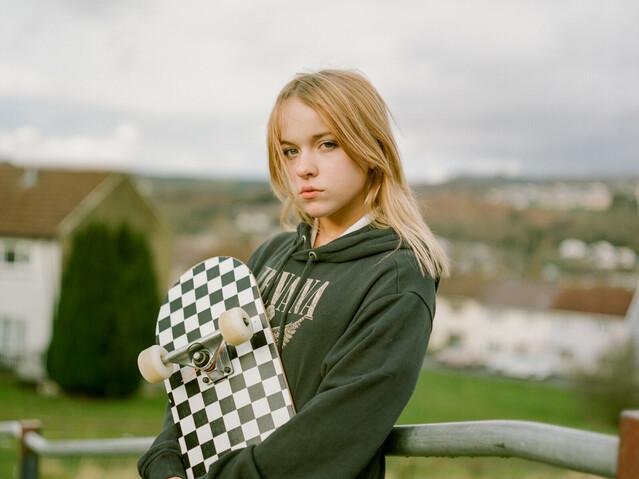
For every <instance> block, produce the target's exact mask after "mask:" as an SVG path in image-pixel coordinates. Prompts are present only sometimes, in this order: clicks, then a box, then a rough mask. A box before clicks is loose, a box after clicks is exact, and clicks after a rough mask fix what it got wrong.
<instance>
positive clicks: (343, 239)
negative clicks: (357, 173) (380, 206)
mask: <svg viewBox="0 0 639 479" xmlns="http://www.w3.org/2000/svg"><path fill="white" fill-rule="evenodd" d="M310 238H311V226H310V225H308V224H306V223H300V224H299V225H298V227H297V233H296V234H295V236H294V237H293V241H292V242H289V243H288V245H287V246H286V247H285V249H283V250H282V251H281V253H279V254H278V255H277V256H280V260H279V261H278V263H277V265H276V266H275V271H276V273H275V278H274V280H273V281H271V283H270V285H269V287H267V288H266V290H265V291H263V292H262V297H263V299H264V300H265V303H267V304H268V303H270V299H271V295H272V292H273V287H274V285H275V284H277V282H278V279H279V277H280V275H281V274H282V273H283V271H284V267H285V265H286V264H287V263H288V262H289V261H290V260H293V261H297V262H300V263H304V266H303V268H302V272H301V274H300V280H299V281H298V282H297V287H296V288H295V289H294V291H293V293H292V296H291V298H293V299H292V300H291V301H289V303H288V307H287V308H286V309H285V310H284V311H283V314H282V315H281V318H280V320H279V321H278V324H277V326H278V331H283V329H284V326H285V325H286V323H287V321H288V313H289V308H290V306H291V305H292V304H294V303H295V300H296V299H297V297H298V295H299V293H300V291H301V289H302V287H303V285H304V284H305V281H306V278H307V277H308V276H309V275H310V274H312V270H313V265H314V264H317V263H345V262H348V261H353V260H358V259H360V258H365V257H369V256H374V255H378V254H384V253H388V254H390V253H393V252H394V251H397V250H400V249H408V247H407V246H406V245H405V244H404V243H403V242H401V241H400V237H399V235H398V234H397V233H396V232H395V231H394V230H393V229H392V228H385V229H379V228H374V227H373V226H371V225H367V226H365V227H363V228H360V229H358V230H356V231H353V232H351V233H348V234H346V235H344V236H340V237H339V238H336V239H334V240H333V241H331V242H330V243H327V244H325V245H323V246H320V247H318V248H311V244H310ZM268 309H269V308H268V307H267V310H268ZM272 314H274V312H273V310H272V311H271V313H270V315H269V316H272ZM269 320H270V318H269ZM274 326H275V325H274ZM283 337H284V335H283V334H280V335H279V338H278V342H277V348H278V350H279V351H280V352H281V351H282V341H283Z"/></svg>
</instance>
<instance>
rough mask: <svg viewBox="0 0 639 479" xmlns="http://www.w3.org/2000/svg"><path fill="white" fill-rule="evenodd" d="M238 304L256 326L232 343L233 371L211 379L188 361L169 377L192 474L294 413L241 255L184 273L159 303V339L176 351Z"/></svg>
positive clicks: (257, 439) (213, 328) (258, 438)
mask: <svg viewBox="0 0 639 479" xmlns="http://www.w3.org/2000/svg"><path fill="white" fill-rule="evenodd" d="M236 306H240V307H241V308H243V309H244V310H245V311H246V312H247V313H248V315H249V316H250V321H251V322H252V325H253V331H254V334H253V337H252V339H251V340H250V341H247V342H245V343H243V344H240V345H238V346H236V347H233V346H227V348H228V352H229V356H230V358H231V361H232V365H233V374H232V375H231V376H230V377H229V378H226V379H223V380H220V381H218V382H217V383H215V384H212V385H211V384H205V383H204V382H203V381H202V375H201V374H200V373H198V374H196V373H195V370H194V369H193V368H190V367H181V368H180V369H178V370H176V372H175V373H174V374H173V375H172V376H171V377H170V378H169V379H167V380H166V381H165V387H166V390H167V393H168V395H169V401H170V403H171V412H172V414H173V420H174V421H175V424H176V427H177V430H178V442H179V444H180V448H181V450H182V459H183V461H184V464H185V466H186V468H187V475H188V477H189V478H194V477H197V476H201V475H203V474H205V473H206V470H207V469H208V466H209V465H210V464H212V463H213V462H215V461H217V459H218V458H219V457H220V456H222V455H224V453H226V452H228V451H232V450H235V449H241V448H244V447H246V446H247V445H249V444H257V443H259V442H261V441H263V440H264V439H265V438H266V437H267V436H268V435H269V434H270V433H271V432H273V431H274V430H275V429H276V428H277V427H279V426H280V425H282V424H284V423H285V422H286V421H288V420H289V419H290V418H291V417H292V416H293V414H294V407H293V400H292V398H291V394H290V391H289V389H288V385H287V383H286V378H285V376H284V371H283V368H282V364H281V362H280V359H279V355H278V354H277V349H276V347H275V342H274V340H273V335H272V333H271V330H270V328H269V327H268V320H267V318H266V315H265V312H264V305H263V304H262V300H261V299H260V295H259V290H258V287H257V283H256V282H255V278H253V275H252V274H251V272H250V271H249V269H248V267H247V266H246V265H244V264H243V263H242V262H240V261H239V260H237V259H235V258H230V257H216V258H210V259H208V260H206V261H204V262H202V263H200V264H198V265H197V266H195V267H194V268H192V269H191V270H189V271H187V272H186V273H184V274H183V275H182V276H181V277H180V279H179V280H178V281H177V283H176V284H175V285H174V286H173V287H172V288H171V289H170V290H169V292H168V294H167V297H166V300H165V303H164V304H163V305H162V307H161V308H160V312H159V315H158V323H157V328H156V338H157V342H158V344H159V345H161V346H163V347H164V348H165V349H166V350H167V351H169V352H171V351H173V350H175V349H176V348H180V347H183V346H186V345H187V344H190V343H192V342H193V341H197V340H198V339H199V338H201V337H203V336H206V335H208V334H211V333H212V332H214V331H216V330H217V328H218V318H219V317H220V315H221V314H222V312H224V311H226V310H228V309H231V308H234V307H236Z"/></svg>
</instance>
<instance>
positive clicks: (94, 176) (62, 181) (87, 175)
mask: <svg viewBox="0 0 639 479" xmlns="http://www.w3.org/2000/svg"><path fill="white" fill-rule="evenodd" d="M111 175H112V173H109V172H100V171H68V170H46V169H34V168H21V167H17V166H14V165H11V164H9V163H0V235H4V236H22V237H53V236H56V234H57V227H58V225H59V224H60V222H61V221H62V220H63V219H64V218H65V217H66V216H67V215H68V214H69V213H71V212H72V211H73V210H74V209H75V208H76V207H77V206H78V205H79V204H80V203H81V202H82V201H83V200H84V199H85V198H86V197H87V196H88V195H89V194H90V193H91V192H92V191H94V190H95V189H96V188H97V187H98V185H100V184H101V183H102V182H103V181H105V180H106V179H107V178H108V177H109V176H111Z"/></svg>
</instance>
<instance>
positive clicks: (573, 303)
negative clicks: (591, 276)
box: [440, 278, 639, 318]
mask: <svg viewBox="0 0 639 479" xmlns="http://www.w3.org/2000/svg"><path fill="white" fill-rule="evenodd" d="M440 291H441V292H442V293H443V294H452V295H458V296H466V297H472V298H475V299H476V300H478V301H480V302H482V303H484V304H490V305H495V306H509V307H514V308H525V309H538V310H552V309H555V310H564V311H579V312H585V313H595V314H605V315H609V316H617V317H620V318H623V317H624V316H625V315H626V313H627V311H628V309H629V308H630V303H631V301H632V298H633V295H634V294H635V292H634V291H632V290H630V289H625V288H615V287H604V286H598V287H592V288H585V287H574V286H566V285H556V284H544V283H536V282H533V281H525V280H520V279H510V280H494V279H492V280H477V279H468V280H466V279H459V280H458V279H454V278H447V279H446V280H445V281H442V284H441V287H440ZM638 291H639V290H638Z"/></svg>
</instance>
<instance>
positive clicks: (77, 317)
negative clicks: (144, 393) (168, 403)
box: [47, 224, 159, 397]
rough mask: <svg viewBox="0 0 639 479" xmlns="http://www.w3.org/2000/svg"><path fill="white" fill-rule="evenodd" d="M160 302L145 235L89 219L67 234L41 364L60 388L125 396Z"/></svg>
mask: <svg viewBox="0 0 639 479" xmlns="http://www.w3.org/2000/svg"><path fill="white" fill-rule="evenodd" d="M158 307H159V298H158V293H157V287H156V277H155V272H154V268H153V262H152V259H151V254H150V251H149V247H148V245H147V241H146V239H145V238H144V236H142V235H141V234H138V233H136V232H134V231H133V230H132V229H131V228H130V227H128V226H126V225H122V226H120V227H118V228H117V229H110V228H108V227H107V226H105V225H102V224H91V225H89V226H88V227H86V228H85V229H83V230H82V231H80V232H78V233H77V234H76V235H75V236H74V238H73V240H72V247H71V252H70V255H69V258H68V261H67V262H66V264H65V267H64V271H63V275H62V286H61V290H60V298H59V302H58V308H57V311H56V315H55V321H54V324H53V333H52V339H51V343H50V345H49V351H48V354H47V370H48V373H49V376H50V378H51V379H53V380H54V381H56V382H57V383H58V384H59V385H60V386H61V387H62V389H64V390H65V391H67V392H70V393H75V394H85V395H89V396H101V397H104V396H120V397H121V396H127V395H129V394H131V393H133V392H134V391H135V390H136V389H137V388H138V386H139V382H140V375H139V373H138V370H137V364H136V358H137V354H138V353H139V351H140V350H141V349H143V348H144V347H146V346H148V345H150V344H152V343H153V334H154V327H155V319H156V316H157V311H158Z"/></svg>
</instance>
